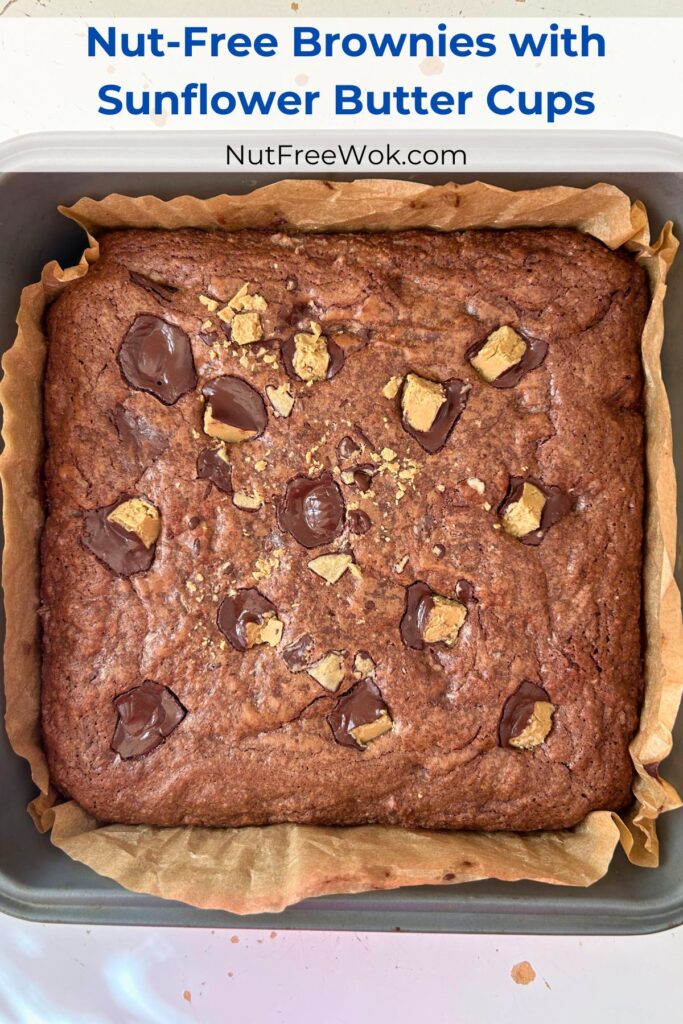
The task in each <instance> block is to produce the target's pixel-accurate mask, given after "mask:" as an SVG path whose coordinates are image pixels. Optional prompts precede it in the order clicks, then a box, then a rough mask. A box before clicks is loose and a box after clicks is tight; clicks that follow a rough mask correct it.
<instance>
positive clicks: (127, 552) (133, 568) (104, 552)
mask: <svg viewBox="0 0 683 1024" xmlns="http://www.w3.org/2000/svg"><path fill="white" fill-rule="evenodd" d="M84 520H85V521H84V530H83V543H84V545H85V547H86V548H88V550H89V551H91V552H92V554H94V555H95V556H96V557H97V558H98V559H99V561H100V562H102V563H103V564H104V565H106V566H107V568H108V569H110V570H111V571H112V572H114V573H116V575H117V576H132V575H133V574H134V573H138V572H147V570H148V569H149V568H150V567H151V565H152V562H153V561H154V555H155V551H156V543H157V540H158V539H159V535H160V533H161V518H160V516H159V510H158V509H157V508H156V507H155V506H154V505H153V504H152V503H151V502H149V501H147V499H146V498H140V497H137V498H123V499H120V500H119V501H115V502H114V503H113V504H111V505H105V506H103V507H102V508H96V509H91V510H90V511H89V512H86V513H85V517H84Z"/></svg>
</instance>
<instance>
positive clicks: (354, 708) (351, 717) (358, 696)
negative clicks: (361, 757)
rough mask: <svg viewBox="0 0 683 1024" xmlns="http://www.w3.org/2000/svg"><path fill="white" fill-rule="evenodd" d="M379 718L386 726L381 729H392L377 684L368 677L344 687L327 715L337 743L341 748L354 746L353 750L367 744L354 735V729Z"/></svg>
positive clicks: (360, 748) (369, 724)
mask: <svg viewBox="0 0 683 1024" xmlns="http://www.w3.org/2000/svg"><path fill="white" fill-rule="evenodd" d="M378 720H382V722H385V723H386V726H387V728H386V729H385V730H383V731H388V729H390V728H391V718H390V716H389V709H388V707H387V705H386V704H385V702H384V700H383V699H382V694H381V693H380V690H379V687H378V686H376V685H375V683H373V681H372V680H371V679H361V681H360V682H359V683H356V685H355V686H352V687H351V689H350V690H347V692H346V693H345V694H343V696H341V697H340V698H339V700H338V701H337V703H336V704H335V705H334V707H333V708H332V711H331V712H330V713H329V715H328V716H327V721H328V723H329V726H330V728H331V730H332V735H333V736H334V738H335V740H336V741H337V743H339V744H341V746H343V747H355V748H356V750H364V749H365V746H366V744H365V743H364V742H363V741H361V742H359V741H358V739H357V738H356V737H354V735H353V730H357V729H358V728H359V727H361V726H371V725H372V724H373V723H375V722H378Z"/></svg>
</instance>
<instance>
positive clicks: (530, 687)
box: [498, 680, 550, 747]
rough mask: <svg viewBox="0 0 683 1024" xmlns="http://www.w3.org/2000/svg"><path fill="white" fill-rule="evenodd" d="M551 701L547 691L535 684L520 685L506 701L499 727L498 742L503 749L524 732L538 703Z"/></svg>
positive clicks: (525, 683) (524, 683) (526, 682)
mask: <svg viewBox="0 0 683 1024" xmlns="http://www.w3.org/2000/svg"><path fill="white" fill-rule="evenodd" d="M549 700H550V698H549V696H548V694H547V693H546V691H545V690H544V689H543V688H542V687H541V686H537V685H536V684H535V683H530V682H528V681H526V680H525V681H524V682H523V683H520V684H519V686H518V687H517V689H516V690H515V692H514V693H513V694H512V696H511V697H508V699H507V700H506V701H505V704H504V706H503V714H502V715H501V717H500V724H499V726H498V742H499V743H500V745H501V747H509V746H510V740H512V739H514V738H515V736H519V735H520V734H521V733H523V732H524V730H525V729H526V727H527V725H528V724H529V722H530V721H531V716H532V715H533V713H534V705H535V704H536V702H537V701H545V702H548V701H549Z"/></svg>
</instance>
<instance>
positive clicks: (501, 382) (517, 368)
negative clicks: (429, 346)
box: [465, 331, 548, 389]
mask: <svg viewBox="0 0 683 1024" xmlns="http://www.w3.org/2000/svg"><path fill="white" fill-rule="evenodd" d="M517 333H518V334H519V336H520V338H522V340H523V341H524V344H525V345H526V349H525V351H524V355H523V356H522V358H521V359H520V361H519V362H518V363H515V365H514V366H511V367H510V368H509V370H504V371H503V373H501V374H500V376H499V377H496V378H495V380H489V381H486V383H487V384H490V385H491V387H492V388H502V389H505V388H514V387H515V386H516V385H517V384H519V382H520V381H521V380H522V378H523V377H526V375H527V373H530V372H531V371H532V370H536V369H537V368H538V367H539V366H540V365H541V363H542V362H543V360H544V359H545V357H546V356H547V354H548V343H547V342H546V341H541V340H540V338H527V337H526V335H524V334H521V333H520V332H519V331H518V332H517ZM489 337H490V335H487V336H486V337H485V338H484V339H483V340H482V341H478V342H477V343H476V344H475V345H472V346H471V347H470V348H468V350H467V352H466V353H465V358H466V359H467V360H468V361H470V362H471V360H472V359H474V357H475V356H476V355H478V354H479V352H481V350H482V349H483V347H484V345H485V344H486V342H487V341H488V339H489Z"/></svg>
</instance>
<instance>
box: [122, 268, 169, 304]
mask: <svg viewBox="0 0 683 1024" xmlns="http://www.w3.org/2000/svg"><path fill="white" fill-rule="evenodd" d="M128 273H129V274H130V279H131V281H133V282H134V283H135V284H137V285H139V286H140V288H144V289H145V291H147V292H149V293H150V294H151V295H153V296H154V297H155V298H156V299H158V300H159V302H162V303H163V304H164V305H165V306H168V305H169V304H170V303H171V302H173V296H174V295H175V293H176V292H177V291H178V289H177V288H174V287H173V285H170V284H160V283H159V282H158V281H153V280H152V278H151V277H145V276H144V274H137V273H136V272H135V271H134V270H129V271H128Z"/></svg>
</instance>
